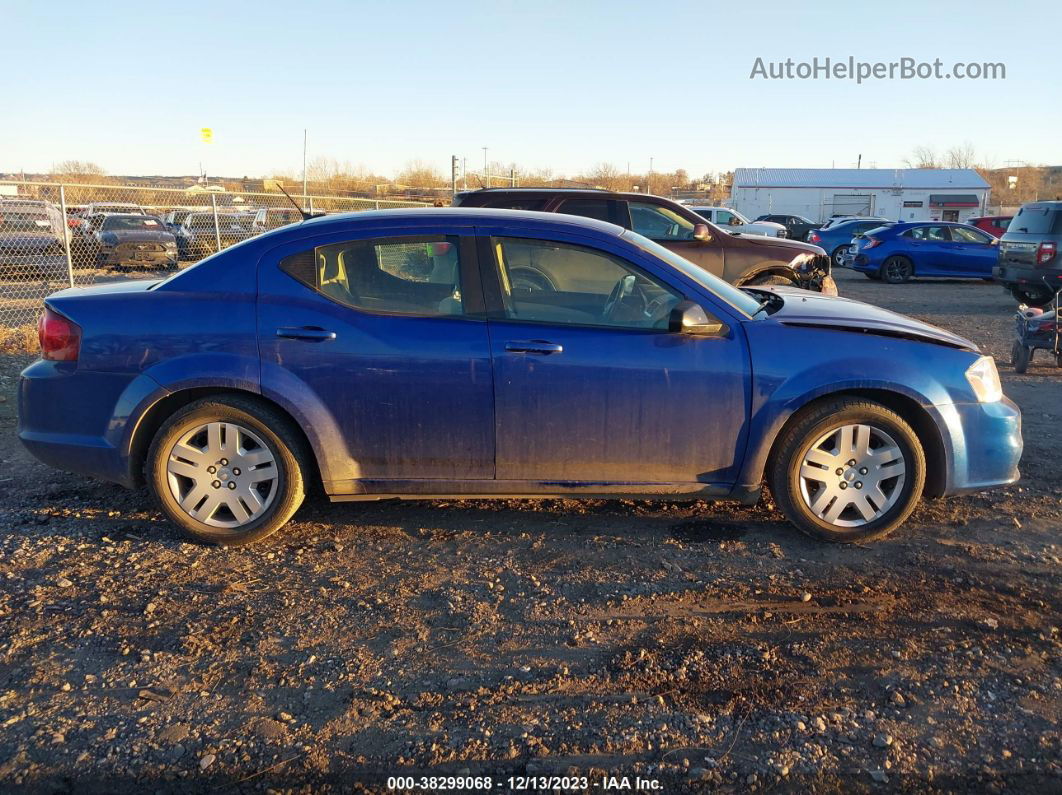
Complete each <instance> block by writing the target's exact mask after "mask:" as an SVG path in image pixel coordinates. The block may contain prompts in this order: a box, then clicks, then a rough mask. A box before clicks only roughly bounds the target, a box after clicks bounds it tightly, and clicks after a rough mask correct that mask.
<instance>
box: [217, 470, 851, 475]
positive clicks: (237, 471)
mask: <svg viewBox="0 0 1062 795" xmlns="http://www.w3.org/2000/svg"><path fill="white" fill-rule="evenodd" d="M232 474H234V475H239V474H240V470H239V469H233V470H232ZM863 474H864V475H865V474H866V473H865V472H864V473H863Z"/></svg>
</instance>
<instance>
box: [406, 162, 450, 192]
mask: <svg viewBox="0 0 1062 795" xmlns="http://www.w3.org/2000/svg"><path fill="white" fill-rule="evenodd" d="M395 182H396V183H398V184H399V185H406V186H408V187H411V188H444V187H446V186H447V185H448V184H449V183H448V182H447V180H446V179H445V178H444V177H443V175H442V172H441V171H439V169H437V168H435V166H432V165H430V164H428V163H425V162H424V161H423V160H410V161H409V162H408V163H406V167H405V168H404V169H402V171H401V172H399V174H398V176H397V177H395Z"/></svg>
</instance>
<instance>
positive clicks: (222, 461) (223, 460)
mask: <svg viewBox="0 0 1062 795" xmlns="http://www.w3.org/2000/svg"><path fill="white" fill-rule="evenodd" d="M218 463H219V464H221V465H222V466H223V467H227V466H228V465H229V459H227V458H222V459H221V460H220V461H219V462H218ZM852 463H855V462H854V461H853V462H852Z"/></svg>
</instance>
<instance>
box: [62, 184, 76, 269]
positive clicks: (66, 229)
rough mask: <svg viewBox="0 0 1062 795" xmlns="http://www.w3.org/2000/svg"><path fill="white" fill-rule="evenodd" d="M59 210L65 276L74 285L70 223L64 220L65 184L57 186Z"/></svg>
mask: <svg viewBox="0 0 1062 795" xmlns="http://www.w3.org/2000/svg"><path fill="white" fill-rule="evenodd" d="M59 210H60V212H62V214H63V231H62V235H63V251H65V252H66V277H67V279H68V280H69V281H70V286H71V287H73V286H74V258H73V257H72V256H71V255H70V238H71V237H73V233H72V232H71V231H70V224H69V223H68V222H67V220H66V186H65V185H60V186H59Z"/></svg>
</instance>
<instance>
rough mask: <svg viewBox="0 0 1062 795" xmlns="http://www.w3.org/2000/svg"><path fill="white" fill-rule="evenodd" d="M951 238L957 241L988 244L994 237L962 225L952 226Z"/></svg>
mask: <svg viewBox="0 0 1062 795" xmlns="http://www.w3.org/2000/svg"><path fill="white" fill-rule="evenodd" d="M951 239H952V240H954V241H955V242H956V243H981V244H982V245H984V244H987V243H988V242H990V241H991V240H992V238H991V237H989V236H988V235H986V234H985V233H984V232H978V231H975V230H973V229H966V228H965V227H962V226H953V227H951Z"/></svg>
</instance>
